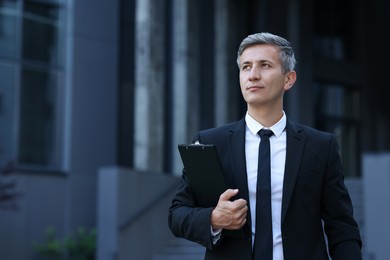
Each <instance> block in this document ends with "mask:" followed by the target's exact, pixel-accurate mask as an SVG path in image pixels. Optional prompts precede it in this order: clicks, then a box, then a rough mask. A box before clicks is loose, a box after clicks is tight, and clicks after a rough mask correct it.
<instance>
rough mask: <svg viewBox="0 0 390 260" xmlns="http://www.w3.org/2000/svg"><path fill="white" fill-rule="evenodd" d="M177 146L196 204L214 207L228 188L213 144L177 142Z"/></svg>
mask: <svg viewBox="0 0 390 260" xmlns="http://www.w3.org/2000/svg"><path fill="white" fill-rule="evenodd" d="M178 148H179V152H180V156H181V159H182V161H183V165H184V168H185V171H184V174H185V175H186V176H187V178H188V181H189V184H190V187H191V189H192V192H193V194H194V198H195V200H196V202H197V204H198V205H199V206H201V207H215V206H216V205H217V203H218V200H219V196H220V195H221V194H222V193H224V192H225V191H226V190H227V189H228V185H227V184H226V181H225V178H224V174H223V170H222V165H221V162H220V159H219V157H218V153H217V149H216V147H215V145H213V144H179V145H178Z"/></svg>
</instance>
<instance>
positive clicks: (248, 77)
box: [239, 44, 295, 108]
mask: <svg viewBox="0 0 390 260" xmlns="http://www.w3.org/2000/svg"><path fill="white" fill-rule="evenodd" d="M239 61H240V86H241V92H242V95H243V97H244V99H245V101H246V102H247V104H248V106H249V107H253V108H256V107H264V106H268V107H270V108H272V107H274V106H275V105H280V106H281V105H282V101H283V93H284V91H285V90H288V89H289V88H291V86H292V84H293V83H294V81H295V72H288V73H286V74H283V73H282V65H281V63H280V59H279V50H278V49H277V48H276V47H275V46H273V45H270V44H258V45H252V46H249V47H247V48H246V49H245V50H244V51H243V53H242V54H241V56H240V59H239ZM292 73H293V74H294V75H293V79H291V74H292ZM292 80H293V81H292Z"/></svg>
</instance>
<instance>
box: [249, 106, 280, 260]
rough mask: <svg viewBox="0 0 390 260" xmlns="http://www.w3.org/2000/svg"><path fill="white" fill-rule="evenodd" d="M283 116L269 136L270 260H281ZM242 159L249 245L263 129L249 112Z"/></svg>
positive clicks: (254, 209)
mask: <svg viewBox="0 0 390 260" xmlns="http://www.w3.org/2000/svg"><path fill="white" fill-rule="evenodd" d="M286 121H287V120H286V115H285V113H284V112H283V117H282V118H281V119H280V120H279V122H277V123H276V124H275V125H273V126H271V127H270V128H267V129H271V130H272V132H273V133H274V135H273V136H271V137H270V139H269V140H270V149H271V208H272V234H273V245H274V248H273V259H274V260H282V259H283V245H282V233H281V212H282V194H283V178H284V166H285V161H286V130H285V129H286ZM245 122H246V133H245V156H246V171H247V177H248V191H249V205H250V209H251V212H250V214H251V219H252V246H253V242H254V237H255V230H256V227H255V226H256V187H257V164H258V153H259V144H260V136H259V135H258V134H257V133H258V132H259V131H260V130H261V129H262V128H265V127H264V126H262V125H261V124H260V123H259V122H257V121H256V120H255V119H253V118H252V117H251V116H250V115H249V113H247V114H246V116H245Z"/></svg>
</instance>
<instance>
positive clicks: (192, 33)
mask: <svg viewBox="0 0 390 260" xmlns="http://www.w3.org/2000/svg"><path fill="white" fill-rule="evenodd" d="M389 12H390V5H389V3H387V2H385V1H380V0H374V1H367V0H358V1H352V0H350V1H337V0H330V1H316V2H313V1H310V0H278V1H270V0H246V1H236V0H212V1H210V0H110V1H102V0H101V1H92V0H83V1H75V0H68V1H67V0H0V152H1V153H0V163H1V165H0V166H2V167H5V166H6V165H9V164H10V163H11V165H13V174H12V175H11V176H7V178H13V179H14V180H16V189H17V191H18V192H20V193H21V194H22V196H20V197H19V198H18V199H17V201H16V204H17V210H15V211H9V210H4V211H2V212H0V227H1V228H0V229H1V230H2V232H1V234H0V249H1V250H0V251H1V252H2V253H1V254H2V256H4V257H6V258H7V259H34V258H33V257H36V256H37V252H36V250H35V249H34V246H33V245H34V244H35V243H41V242H42V241H44V236H45V234H44V230H45V228H46V227H48V226H53V227H55V229H56V230H57V234H58V236H59V237H63V236H65V235H66V234H67V233H69V232H71V231H72V230H75V229H77V228H78V227H80V226H82V227H86V228H94V227H97V226H98V215H99V214H98V212H99V206H98V205H99V201H98V197H99V195H98V194H99V189H98V187H99V179H98V172H99V171H100V170H101V169H102V168H104V167H117V168H124V169H130V170H133V171H137V172H141V173H142V174H149V173H150V172H152V173H157V174H160V175H164V176H167V177H168V178H171V177H177V176H179V175H180V173H181V167H182V164H181V161H180V157H179V154H178V152H177V145H178V144H180V143H188V142H190V141H191V139H192V135H194V134H195V133H196V132H197V131H199V130H201V129H205V128H209V127H215V126H219V125H222V124H224V123H227V122H231V121H235V120H238V119H240V118H242V117H243V116H244V114H245V104H244V102H243V100H242V97H241V93H240V89H239V81H238V69H237V64H236V55H237V54H236V53H237V48H238V45H239V43H240V42H241V40H242V39H243V38H244V37H245V36H247V35H248V34H251V33H255V32H259V31H269V32H272V33H275V34H279V35H281V36H283V37H285V38H287V39H289V40H290V41H291V43H292V44H293V46H294V48H295V52H296V57H297V61H298V64H297V72H298V80H297V83H296V85H295V86H294V87H293V89H292V90H291V91H289V92H287V93H286V97H285V111H286V114H287V116H288V117H289V118H290V119H292V120H295V121H299V122H302V123H306V124H308V125H311V126H313V127H316V128H318V129H321V130H325V131H330V132H333V133H335V134H337V137H338V142H339V146H340V152H341V155H342V159H343V162H344V167H345V174H346V178H347V179H354V180H358V181H359V180H362V176H364V172H363V169H364V167H362V164H363V163H362V162H363V157H364V155H365V154H383V153H386V152H387V151H389V150H390V131H389V124H390V121H389V120H388V118H389V116H390V106H389V102H388V101H387V98H386V96H385V95H384V94H383V93H386V87H387V84H388V83H387V81H386V80H385V76H386V72H387V68H386V60H387V58H389V56H390V54H389V53H388V52H386V51H385V48H384V46H383V43H382V42H383V39H382V36H381V35H386V34H387V33H388V32H389V31H390V30H389V26H390V21H389V17H390V16H389V15H388V14H389ZM389 175H390V173H389ZM2 178H3V177H2ZM367 178H370V176H368V177H367ZM156 185H158V184H156ZM359 185H363V184H359ZM387 189H388V188H387ZM153 190H154V188H153V187H149V186H147V185H146V186H145V187H144V191H145V193H149V192H151V191H153ZM360 190H361V189H360ZM130 195H131V193H130ZM134 196H140V197H142V196H143V195H142V194H137V195H134ZM385 203H386V205H387V203H389V198H387V201H385ZM389 206H390V205H389ZM161 214H165V212H162V213H161ZM98 231H99V230H98ZM144 247H145V245H144ZM118 254H119V253H118ZM373 255H375V252H373ZM122 257H123V256H122ZM119 258H121V257H119Z"/></svg>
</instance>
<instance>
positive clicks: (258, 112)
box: [248, 106, 283, 127]
mask: <svg viewBox="0 0 390 260" xmlns="http://www.w3.org/2000/svg"><path fill="white" fill-rule="evenodd" d="M248 113H249V115H250V116H251V117H253V118H254V119H255V120H256V121H257V122H259V123H260V124H262V125H263V126H265V127H271V126H273V125H274V124H276V123H277V122H278V121H279V120H280V119H281V118H282V117H283V109H282V107H281V108H280V109H274V108H272V109H266V108H253V107H250V106H248Z"/></svg>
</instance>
